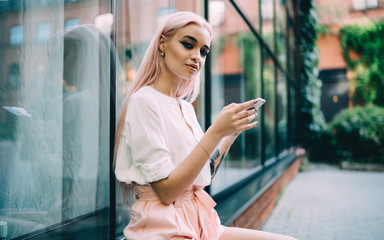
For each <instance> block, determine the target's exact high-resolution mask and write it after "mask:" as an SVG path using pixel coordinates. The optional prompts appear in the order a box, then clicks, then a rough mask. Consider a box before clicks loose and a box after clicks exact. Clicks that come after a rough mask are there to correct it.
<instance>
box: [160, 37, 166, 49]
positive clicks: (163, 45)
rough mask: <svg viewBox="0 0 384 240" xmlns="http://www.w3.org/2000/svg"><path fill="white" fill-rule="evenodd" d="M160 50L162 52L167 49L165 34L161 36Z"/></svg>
mask: <svg viewBox="0 0 384 240" xmlns="http://www.w3.org/2000/svg"><path fill="white" fill-rule="evenodd" d="M159 50H160V51H162V52H164V51H165V37H164V35H161V36H160V38H159Z"/></svg>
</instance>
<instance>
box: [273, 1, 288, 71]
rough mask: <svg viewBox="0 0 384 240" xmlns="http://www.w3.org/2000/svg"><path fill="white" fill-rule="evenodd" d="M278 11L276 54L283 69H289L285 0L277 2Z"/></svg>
mask: <svg viewBox="0 0 384 240" xmlns="http://www.w3.org/2000/svg"><path fill="white" fill-rule="evenodd" d="M275 9H276V26H275V29H276V49H275V54H276V57H277V59H278V61H279V63H280V66H281V67H282V68H283V69H286V68H287V66H286V65H287V48H286V45H287V42H286V35H287V34H286V29H287V27H286V26H287V20H286V14H285V13H286V10H285V6H284V1H283V0H275Z"/></svg>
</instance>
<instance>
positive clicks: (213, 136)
mask: <svg viewBox="0 0 384 240" xmlns="http://www.w3.org/2000/svg"><path fill="white" fill-rule="evenodd" d="M205 134H206V135H207V136H209V138H210V139H212V141H214V142H216V143H219V142H220V140H221V139H222V138H223V137H224V136H222V135H221V134H220V133H219V132H218V131H216V130H215V129H214V127H213V126H210V127H209V128H208V130H207V131H206V133H205Z"/></svg>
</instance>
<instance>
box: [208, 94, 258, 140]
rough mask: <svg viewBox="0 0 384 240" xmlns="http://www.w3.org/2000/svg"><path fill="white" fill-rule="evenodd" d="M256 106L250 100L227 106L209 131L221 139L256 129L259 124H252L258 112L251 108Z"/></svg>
mask: <svg viewBox="0 0 384 240" xmlns="http://www.w3.org/2000/svg"><path fill="white" fill-rule="evenodd" d="M254 104H255V101H254V100H250V101H247V102H244V103H241V104H236V103H232V104H229V105H227V106H225V107H224V108H223V109H222V110H221V112H220V113H219V115H218V116H217V118H216V120H215V122H214V123H213V124H212V125H211V127H210V128H209V129H208V130H209V131H211V132H212V133H214V134H215V135H216V136H218V137H219V138H220V139H221V138H223V137H225V136H228V135H231V134H236V133H241V132H242V131H245V130H248V129H251V128H253V127H255V126H256V125H257V124H258V122H251V121H252V120H253V119H254V118H255V117H256V110H255V109H254V108H252V109H249V108H251V107H252V106H253V105H254Z"/></svg>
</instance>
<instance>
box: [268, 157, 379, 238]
mask: <svg viewBox="0 0 384 240" xmlns="http://www.w3.org/2000/svg"><path fill="white" fill-rule="evenodd" d="M383 183H384V173H383V172H358V171H346V170H340V169H338V168H336V167H333V166H329V165H325V164H314V168H313V170H312V171H307V172H300V173H299V174H298V175H297V176H296V178H295V179H293V181H292V182H291V183H290V184H289V185H288V186H287V188H286V190H285V192H284V194H283V196H282V198H281V199H280V201H279V202H278V204H277V206H276V208H275V209H274V210H273V212H272V213H271V215H270V217H269V218H268V219H267V221H266V222H265V223H264V224H263V226H262V227H261V229H262V230H265V231H270V232H276V233H282V234H287V235H290V236H293V237H296V238H298V239H300V240H316V239H322V240H332V239H335V240H353V239H356V240H361V239H364V240H365V239H370V240H371V239H378V240H379V239H380V240H383V239H384V237H383V236H384V227H383V226H384V205H383V199H384V184H383Z"/></svg>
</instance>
